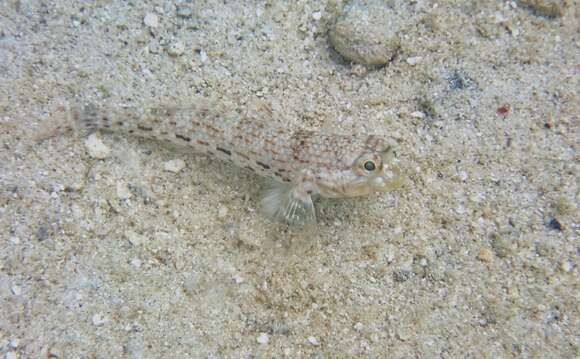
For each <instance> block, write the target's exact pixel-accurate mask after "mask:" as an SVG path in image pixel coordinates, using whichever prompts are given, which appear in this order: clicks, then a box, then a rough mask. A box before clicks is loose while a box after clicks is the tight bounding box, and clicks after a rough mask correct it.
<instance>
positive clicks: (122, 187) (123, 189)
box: [117, 181, 133, 200]
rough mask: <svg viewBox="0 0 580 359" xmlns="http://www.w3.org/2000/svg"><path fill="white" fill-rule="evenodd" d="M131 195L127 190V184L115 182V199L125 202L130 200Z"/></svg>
mask: <svg viewBox="0 0 580 359" xmlns="http://www.w3.org/2000/svg"><path fill="white" fill-rule="evenodd" d="M132 195H133V194H132V193H131V190H130V189H129V186H128V185H127V183H125V182H123V181H118V182H117V198H119V199H121V200H125V199H129V198H131V196H132Z"/></svg>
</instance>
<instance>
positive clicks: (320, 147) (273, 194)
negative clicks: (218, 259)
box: [70, 100, 401, 224]
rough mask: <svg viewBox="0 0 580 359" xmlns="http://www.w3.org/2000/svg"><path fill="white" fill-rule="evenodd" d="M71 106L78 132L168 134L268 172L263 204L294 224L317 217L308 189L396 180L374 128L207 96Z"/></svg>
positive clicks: (386, 184)
mask: <svg viewBox="0 0 580 359" xmlns="http://www.w3.org/2000/svg"><path fill="white" fill-rule="evenodd" d="M70 114H71V117H72V118H71V119H72V123H73V124H74V128H75V129H76V130H80V131H81V132H86V131H97V130H99V131H110V132H117V133H124V134H127V135H132V136H137V137H142V138H149V139H154V140H160V141H168V142H170V143H173V144H175V145H177V146H179V147H185V148H189V149H191V150H192V151H193V152H196V153H204V154H208V155H210V156H214V157H217V158H219V159H221V160H224V161H228V162H231V163H233V164H234V165H236V166H238V167H241V168H244V169H247V170H249V171H252V172H255V173H257V174H259V175H261V176H264V177H268V178H270V179H272V180H273V182H274V183H277V184H276V185H272V186H270V188H269V189H268V190H267V191H266V193H265V195H264V198H263V200H262V211H263V213H264V214H266V215H267V216H268V217H272V218H276V219H282V220H283V221H285V222H288V223H291V224H303V223H306V222H312V221H314V220H315V218H316V216H315V210H314V206H313V202H312V197H313V196H316V195H319V196H322V197H333V198H337V197H352V196H362V195H367V194H370V193H373V192H386V191H389V190H392V189H394V188H397V187H399V186H400V184H401V177H400V174H399V170H398V168H397V167H396V166H395V165H394V163H393V147H392V145H391V144H390V143H389V142H387V141H386V140H384V139H382V138H380V137H377V136H374V135H364V134H353V135H333V134H327V133H323V132H316V131H305V130H289V129H287V128H284V127H282V126H280V125H272V124H270V123H266V122H263V121H260V120H257V119H256V118H253V117H249V116H243V115H241V114H239V113H238V112H235V111H227V110H225V109H224V107H223V106H222V105H220V104H216V103H215V102H210V101H206V100H199V101H196V103H194V104H193V105H191V106H189V107H187V108H171V107H160V108H151V109H143V108H135V107H131V108H123V107H111V106H98V105H94V104H91V105H84V106H77V107H74V108H72V109H71V111H70Z"/></svg>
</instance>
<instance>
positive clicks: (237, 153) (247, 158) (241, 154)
mask: <svg viewBox="0 0 580 359" xmlns="http://www.w3.org/2000/svg"><path fill="white" fill-rule="evenodd" d="M234 153H235V154H236V155H238V156H240V157H241V158H243V159H245V160H246V161H249V160H250V157H248V156H246V155H245V154H243V153H241V152H238V151H234Z"/></svg>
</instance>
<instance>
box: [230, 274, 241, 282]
mask: <svg viewBox="0 0 580 359" xmlns="http://www.w3.org/2000/svg"><path fill="white" fill-rule="evenodd" d="M232 280H233V281H234V283H236V284H242V283H243V282H244V278H242V277H241V276H239V275H238V274H236V275H235V276H233V278H232Z"/></svg>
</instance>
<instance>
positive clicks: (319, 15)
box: [312, 11, 322, 21]
mask: <svg viewBox="0 0 580 359" xmlns="http://www.w3.org/2000/svg"><path fill="white" fill-rule="evenodd" d="M312 18H313V19H314V20H316V21H318V20H320V19H322V13H321V12H320V11H316V12H313V13H312Z"/></svg>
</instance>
